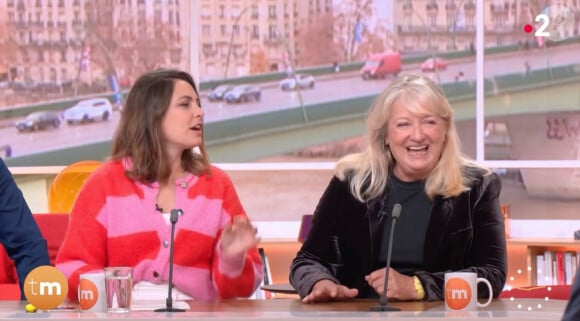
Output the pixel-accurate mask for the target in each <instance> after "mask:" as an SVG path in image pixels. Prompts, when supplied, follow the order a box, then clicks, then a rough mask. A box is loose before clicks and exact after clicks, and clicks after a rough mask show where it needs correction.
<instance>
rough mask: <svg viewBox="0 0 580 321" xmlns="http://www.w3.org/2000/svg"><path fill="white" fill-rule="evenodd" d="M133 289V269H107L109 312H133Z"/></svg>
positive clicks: (106, 281)
mask: <svg viewBox="0 0 580 321" xmlns="http://www.w3.org/2000/svg"><path fill="white" fill-rule="evenodd" d="M132 289H133V268H132V267H106V268H105V290H106V292H107V310H108V311H109V312H113V313H124V312H129V311H130V310H131V290H132Z"/></svg>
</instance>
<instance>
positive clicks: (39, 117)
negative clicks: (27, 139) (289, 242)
mask: <svg viewBox="0 0 580 321" xmlns="http://www.w3.org/2000/svg"><path fill="white" fill-rule="evenodd" d="M59 126H60V117H59V116H58V114H57V113H55V112H52V111H36V112H33V113H30V114H29V115H28V116H26V117H25V118H23V119H21V120H18V121H16V122H15V123H14V127H16V129H17V130H18V131H19V132H24V131H37V130H44V129H49V128H58V127H59Z"/></svg>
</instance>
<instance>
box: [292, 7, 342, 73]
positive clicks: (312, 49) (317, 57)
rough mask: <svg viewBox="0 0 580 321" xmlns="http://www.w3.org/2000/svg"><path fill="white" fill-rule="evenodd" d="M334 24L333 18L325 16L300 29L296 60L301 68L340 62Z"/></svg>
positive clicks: (328, 15)
mask: <svg viewBox="0 0 580 321" xmlns="http://www.w3.org/2000/svg"><path fill="white" fill-rule="evenodd" d="M332 22H333V18H332V16H331V15H330V14H324V15H321V16H318V17H317V18H316V20H315V21H313V22H311V23H308V24H303V25H302V26H300V27H299V28H298V36H297V37H296V43H297V45H298V46H297V49H298V50H297V54H296V58H297V61H298V62H299V64H300V65H301V66H318V65H324V64H332V63H333V62H334V61H337V60H338V52H337V50H336V46H335V44H334V39H333V30H332ZM312 44H316V45H314V46H313V45H312Z"/></svg>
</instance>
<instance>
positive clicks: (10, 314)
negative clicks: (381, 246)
mask: <svg viewBox="0 0 580 321" xmlns="http://www.w3.org/2000/svg"><path fill="white" fill-rule="evenodd" d="M377 303H378V302H377V301H375V300H354V301H349V302H334V303H324V304H302V303H301V302H300V301H299V300H297V299H273V300H224V301H219V302H199V301H193V302H190V309H189V311H187V312H183V313H159V312H153V311H132V312H129V313H125V314H108V313H87V312H79V311H54V312H37V313H26V312H24V302H19V301H0V320H10V319H48V320H71V319H72V320H74V319H89V320H105V319H129V320H157V319H180V320H181V319H189V320H232V321H236V320H244V321H247V320H251V319H263V320H301V321H305V320H318V319H320V318H322V319H331V318H340V321H347V320H348V321H350V320H361V319H363V318H364V319H377V320H379V319H380V320H384V319H388V320H422V321H434V320H447V319H448V318H451V319H452V320H474V319H489V318H493V319H496V320H518V321H521V320H525V321H533V320H560V319H561V317H562V314H563V312H564V308H565V307H566V303H567V302H566V301H560V300H551V301H545V300H542V299H516V300H514V301H511V300H509V299H496V300H494V301H493V302H492V303H491V304H490V305H489V306H488V307H486V308H479V309H478V310H477V311H475V312H467V313H450V312H446V311H445V306H444V303H443V302H392V303H389V305H390V306H394V307H398V308H400V309H402V311H400V312H368V311H369V308H370V307H372V306H375V305H377ZM154 308H158V306H155V307H152V310H153V309H154Z"/></svg>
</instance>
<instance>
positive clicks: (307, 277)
mask: <svg viewBox="0 0 580 321" xmlns="http://www.w3.org/2000/svg"><path fill="white" fill-rule="evenodd" d="M367 139H368V142H367V147H366V149H364V150H363V151H362V152H361V153H357V154H353V155H348V156H346V157H344V158H342V159H341V160H339V161H338V163H337V165H336V168H335V176H334V177H333V178H332V180H331V181H330V183H329V185H328V187H327V189H326V191H325V192H324V194H323V195H322V198H321V199H320V202H319V204H318V206H317V208H316V211H315V213H314V219H313V223H312V228H311V230H310V232H309V234H308V237H307V238H306V240H305V242H304V244H303V246H302V248H301V249H300V251H299V252H298V254H297V256H296V258H295V259H294V261H293V263H292V266H291V272H290V282H291V283H292V285H293V286H294V287H295V288H296V289H297V290H298V292H299V294H300V296H301V297H302V299H303V302H305V303H312V302H320V301H329V300H345V299H350V298H355V297H358V298H368V297H378V296H379V295H380V294H381V293H382V292H383V288H384V281H385V275H387V273H385V272H386V269H385V262H386V257H387V249H388V247H387V240H388V239H389V234H390V226H391V223H392V217H391V213H392V211H393V208H394V206H395V204H400V205H401V208H402V211H401V215H400V217H399V219H398V220H397V223H396V228H395V232H394V242H393V249H392V253H391V256H392V263H391V269H390V270H389V273H388V278H389V279H388V281H389V282H388V289H387V291H386V294H387V297H389V298H396V299H399V300H443V299H444V292H443V282H444V274H445V272H448V271H471V272H476V273H477V274H478V276H479V277H483V278H486V279H488V280H489V281H490V282H491V284H492V287H493V295H494V296H497V295H499V293H500V292H501V290H502V288H503V287H504V284H505V281H506V243H505V234H504V233H505V231H504V222H503V216H502V214H501V210H500V201H499V196H500V191H501V181H500V179H499V178H498V176H497V175H495V174H494V173H493V172H491V171H490V170H489V169H487V168H483V167H481V166H478V165H477V164H475V163H474V162H473V161H471V160H469V159H467V158H466V157H464V156H462V154H461V152H460V147H459V138H458V135H457V131H456V129H455V126H454V123H453V111H452V109H451V106H450V104H449V102H448V101H447V99H446V98H445V95H444V94H443V92H442V91H441V89H440V88H439V87H438V86H437V85H436V84H435V83H434V82H433V81H432V80H430V79H428V78H425V77H423V76H419V75H412V74H410V75H402V76H399V77H398V78H396V79H395V80H394V81H393V82H392V83H391V84H390V85H389V86H388V88H386V89H385V90H384V91H383V92H382V93H381V94H380V95H379V96H378V97H377V98H376V100H375V102H374V104H373V106H372V107H371V109H370V112H369V114H368V119H367ZM479 295H481V296H486V295H488V293H487V291H479Z"/></svg>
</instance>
